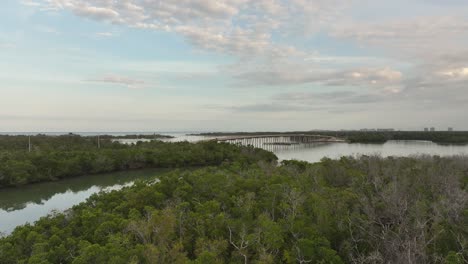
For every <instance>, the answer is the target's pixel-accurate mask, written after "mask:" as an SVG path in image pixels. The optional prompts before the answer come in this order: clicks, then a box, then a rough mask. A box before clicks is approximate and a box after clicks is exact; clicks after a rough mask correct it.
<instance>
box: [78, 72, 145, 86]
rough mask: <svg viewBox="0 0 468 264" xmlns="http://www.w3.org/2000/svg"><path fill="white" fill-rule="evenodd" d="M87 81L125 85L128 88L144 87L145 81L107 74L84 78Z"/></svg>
mask: <svg viewBox="0 0 468 264" xmlns="http://www.w3.org/2000/svg"><path fill="white" fill-rule="evenodd" d="M86 81H88V82H97V83H110V84H118V85H123V86H126V87H127V88H129V89H141V88H144V86H145V82H144V81H141V80H137V79H132V78H128V77H126V76H121V75H116V74H109V75H105V76H103V77H99V78H94V79H89V80H86Z"/></svg>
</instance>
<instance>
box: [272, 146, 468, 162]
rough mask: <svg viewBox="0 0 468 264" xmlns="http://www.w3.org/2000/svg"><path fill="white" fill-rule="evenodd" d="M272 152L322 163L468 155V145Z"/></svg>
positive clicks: (308, 148)
mask: <svg viewBox="0 0 468 264" xmlns="http://www.w3.org/2000/svg"><path fill="white" fill-rule="evenodd" d="M276 147H277V148H276V149H273V150H272V151H273V152H274V153H275V154H276V156H278V158H279V159H280V160H288V159H297V160H304V161H308V162H318V161H320V160H321V159H322V158H324V157H328V158H331V159H339V158H340V157H343V156H360V155H380V156H382V157H389V156H394V157H407V156H414V155H439V156H454V155H468V145H439V144H436V143H433V142H429V141H388V142H386V143H385V144H348V143H317V144H301V145H297V146H276Z"/></svg>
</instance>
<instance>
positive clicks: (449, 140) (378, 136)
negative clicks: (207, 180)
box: [200, 131, 468, 144]
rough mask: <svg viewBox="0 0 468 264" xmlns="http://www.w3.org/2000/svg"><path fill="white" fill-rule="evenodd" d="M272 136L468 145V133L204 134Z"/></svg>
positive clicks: (299, 132) (301, 132) (363, 141)
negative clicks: (419, 141) (309, 135)
mask: <svg viewBox="0 0 468 264" xmlns="http://www.w3.org/2000/svg"><path fill="white" fill-rule="evenodd" d="M272 134H283V135H285V136H287V135H288V134H312V135H325V136H333V137H338V138H343V139H346V140H348V141H349V142H351V143H385V142H386V141H388V140H425V141H432V142H435V143H440V144H468V132H467V131H431V132H424V131H313V132H311V131H297V132H253V133H249V132H235V133H204V134H200V135H204V136H212V137H217V136H233V135H237V136H249V135H272Z"/></svg>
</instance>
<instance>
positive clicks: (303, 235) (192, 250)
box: [0, 145, 468, 264]
mask: <svg viewBox="0 0 468 264" xmlns="http://www.w3.org/2000/svg"><path fill="white" fill-rule="evenodd" d="M202 146H204V147H206V148H208V146H210V147H211V148H214V149H216V148H218V147H217V146H219V148H222V149H223V148H227V146H225V145H206V146H205V145H198V147H202ZM183 151H185V150H183ZM238 151H240V152H242V149H239V150H238ZM244 151H246V149H244ZM178 155H180V154H174V156H173V157H175V156H178ZM253 155H256V158H247V159H246V158H242V156H239V155H237V156H236V157H235V158H236V159H235V160H234V161H233V162H231V163H224V164H223V165H220V166H217V167H208V168H203V169H199V170H195V171H177V170H176V171H172V172H170V173H168V174H165V175H162V176H158V179H159V182H156V183H155V182H154V181H148V182H139V183H137V184H136V185H134V186H132V187H127V188H124V189H123V190H119V191H112V192H110V193H101V194H97V195H93V196H92V197H91V198H90V199H88V200H87V202H85V203H82V204H80V205H77V206H75V207H73V208H72V209H70V210H68V211H66V212H64V213H55V214H52V215H50V216H48V217H44V218H42V219H40V220H39V221H38V222H36V223H35V224H33V225H29V224H28V225H25V226H21V227H18V228H16V229H15V230H14V232H13V233H12V234H11V235H9V236H7V237H4V238H3V239H0V263H1V264H6V263H8V264H9V263H31V264H33V263H42V264H48V263H74V264H79V263H115V264H119V263H122V264H123V263H192V264H195V263H200V264H201V263H203V264H211V263H332V264H333V263H382V264H383V263H446V264H461V263H467V261H468V229H467V228H466V227H467V226H468V208H467V202H468V195H467V188H468V158H467V157H451V158H441V157H426V156H422V157H412V158H391V157H390V158H380V157H366V156H363V157H361V158H359V159H354V158H342V159H340V160H329V159H324V160H322V161H321V162H319V163H315V164H310V163H307V162H299V161H284V162H283V163H282V164H281V166H277V164H276V162H275V161H273V160H272V159H271V158H270V156H268V155H267V156H265V155H264V154H263V153H262V152H257V153H256V154H253ZM253 160H256V162H252V161H253Z"/></svg>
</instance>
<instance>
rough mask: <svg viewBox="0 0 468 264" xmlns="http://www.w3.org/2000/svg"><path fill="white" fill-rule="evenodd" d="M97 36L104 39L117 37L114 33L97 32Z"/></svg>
mask: <svg viewBox="0 0 468 264" xmlns="http://www.w3.org/2000/svg"><path fill="white" fill-rule="evenodd" d="M96 36H98V37H104V38H110V37H113V36H115V34H114V33H112V32H97V33H96Z"/></svg>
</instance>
